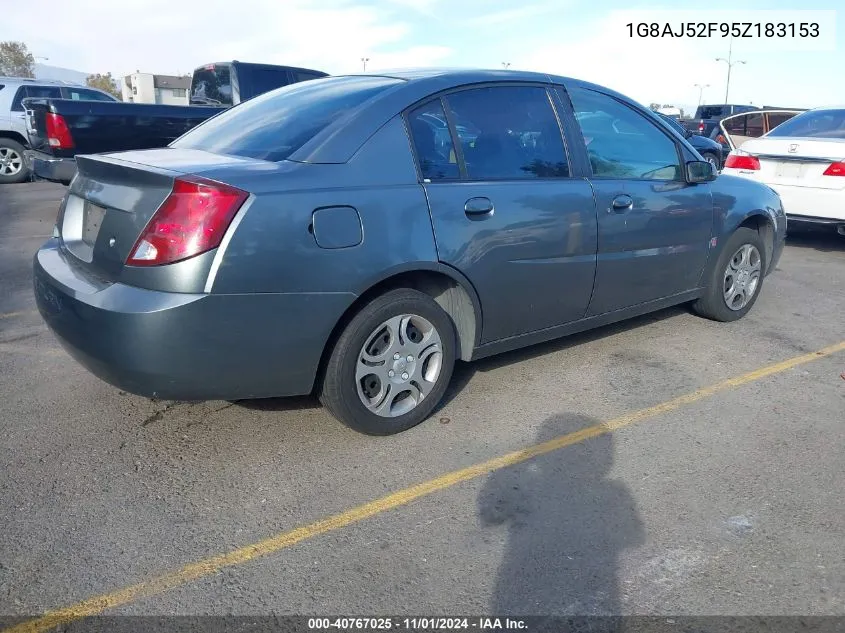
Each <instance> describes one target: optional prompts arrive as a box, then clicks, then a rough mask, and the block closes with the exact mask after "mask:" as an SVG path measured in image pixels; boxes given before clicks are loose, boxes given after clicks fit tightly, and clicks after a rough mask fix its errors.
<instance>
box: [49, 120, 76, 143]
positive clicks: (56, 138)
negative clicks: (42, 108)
mask: <svg viewBox="0 0 845 633" xmlns="http://www.w3.org/2000/svg"><path fill="white" fill-rule="evenodd" d="M46 124H47V143H48V144H49V145H50V147H52V148H54V149H72V148H73V137H72V136H71V135H70V130H69V129H68V126H67V123H66V122H65V118H64V117H63V116H62V115H61V114H53V113H52V112H48V113H47V116H46Z"/></svg>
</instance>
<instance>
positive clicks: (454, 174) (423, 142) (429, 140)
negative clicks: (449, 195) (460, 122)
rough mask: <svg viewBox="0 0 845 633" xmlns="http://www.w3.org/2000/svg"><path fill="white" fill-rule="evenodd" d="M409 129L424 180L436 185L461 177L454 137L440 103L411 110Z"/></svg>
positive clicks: (437, 100)
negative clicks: (438, 182)
mask: <svg viewBox="0 0 845 633" xmlns="http://www.w3.org/2000/svg"><path fill="white" fill-rule="evenodd" d="M408 127H409V128H410V131H411V138H412V139H413V141H414V151H415V153H416V155H417V162H418V164H419V166H420V173H421V174H422V177H423V178H425V179H427V180H431V181H434V180H456V179H457V178H459V177H460V174H459V171H458V159H457V156H456V154H455V147H454V144H453V143H452V135H451V133H450V132H449V125H448V124H447V123H446V114H445V113H444V112H443V104H442V103H441V102H440V99H435V100H434V101H429V102H428V103H426V104H425V105H422V106H420V107H418V108H417V109H415V110H411V112H410V113H409V114H408Z"/></svg>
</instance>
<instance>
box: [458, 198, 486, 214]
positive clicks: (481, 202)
mask: <svg viewBox="0 0 845 633" xmlns="http://www.w3.org/2000/svg"><path fill="white" fill-rule="evenodd" d="M464 213H466V214H467V215H470V216H479V215H489V214H491V213H493V203H492V202H491V201H490V199H489V198H470V199H469V200H467V201H466V204H465V205H464Z"/></svg>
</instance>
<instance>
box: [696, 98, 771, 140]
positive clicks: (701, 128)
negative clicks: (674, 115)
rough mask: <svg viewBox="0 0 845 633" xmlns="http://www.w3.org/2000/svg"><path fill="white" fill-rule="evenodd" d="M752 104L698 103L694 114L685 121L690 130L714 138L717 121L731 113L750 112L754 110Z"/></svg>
mask: <svg viewBox="0 0 845 633" xmlns="http://www.w3.org/2000/svg"><path fill="white" fill-rule="evenodd" d="M756 109H757V108H755V107H754V106H752V105H741V104H734V103H725V104H717V105H713V104H706V105H699V106H698V108H696V110H695V115H694V116H693V117H692V120H691V121H689V122H688V123H687V125H688V126H689V130H690V132H692V133H693V134H698V135H699V136H704V137H706V138H713V139H715V133H714V131H715V130H716V128H717V127H718V125H719V121H721V120H722V119H724V118H725V117H728V116H731V115H732V114H739V113H741V112H750V111H751V110H756Z"/></svg>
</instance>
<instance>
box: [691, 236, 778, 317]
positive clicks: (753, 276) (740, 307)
mask: <svg viewBox="0 0 845 633" xmlns="http://www.w3.org/2000/svg"><path fill="white" fill-rule="evenodd" d="M763 253H765V247H764V246H763V240H762V239H761V238H760V234H759V233H758V232H757V231H755V230H753V229H749V228H747V227H740V228H738V229H737V230H736V232H735V233H734V234H733V235H731V236H730V238H728V241H727V242H726V243H725V247H724V248H723V249H722V254H721V255H720V256H719V260H718V261H717V262H716V266H715V267H714V269H713V272H712V274H711V277H710V283H709V284H708V286H707V290H706V291H705V294H704V296H702V297H701V298H700V299H699V300H698V301H696V302H695V303H694V304H693V309H694V310H695V311H696V312H697V313H698V314H700V315H701V316H704V317H707V318H708V319H714V320H716V321H736V320H737V319H741V318H742V317H744V316H745V315H746V314H748V311H749V310H751V307H752V306H753V305H754V303H755V302H756V301H757V297H759V296H760V289H761V288H762V286H763V278H764V277H765V274H766V265H765V261H764V259H763Z"/></svg>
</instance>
